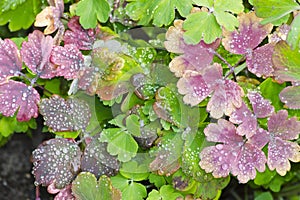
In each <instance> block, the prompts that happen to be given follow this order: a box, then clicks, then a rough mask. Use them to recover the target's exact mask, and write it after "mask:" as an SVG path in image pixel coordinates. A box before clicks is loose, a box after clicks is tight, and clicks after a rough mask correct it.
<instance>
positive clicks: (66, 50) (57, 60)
mask: <svg viewBox="0 0 300 200" xmlns="http://www.w3.org/2000/svg"><path fill="white" fill-rule="evenodd" d="M51 62H52V63H54V64H56V65H58V66H57V69H56V73H57V76H63V77H65V78H66V79H75V78H77V76H78V71H79V70H80V69H81V68H82V67H83V63H84V59H83V55H82V54H81V52H80V51H79V50H78V49H77V47H76V46H75V45H72V44H67V45H65V46H64V47H62V46H55V47H54V48H53V50H52V54H51Z"/></svg>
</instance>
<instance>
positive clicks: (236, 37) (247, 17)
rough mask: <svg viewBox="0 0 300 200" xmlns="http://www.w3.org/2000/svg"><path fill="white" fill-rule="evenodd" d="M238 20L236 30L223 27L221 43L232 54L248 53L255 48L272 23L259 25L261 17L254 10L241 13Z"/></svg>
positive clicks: (270, 28) (269, 29)
mask: <svg viewBox="0 0 300 200" xmlns="http://www.w3.org/2000/svg"><path fill="white" fill-rule="evenodd" d="M238 20H239V22H240V25H239V29H238V31H233V32H229V31H227V30H225V29H223V30H224V32H223V35H224V36H225V37H224V38H223V40H222V43H223V45H224V47H225V49H226V50H228V51H230V52H231V53H234V54H248V53H251V52H252V50H253V49H254V48H256V47H257V46H258V45H259V44H260V43H261V42H262V41H263V39H264V38H265V37H266V36H267V35H268V34H269V33H270V32H271V30H272V28H273V25H272V24H267V25H261V24H260V21H261V20H262V19H261V18H258V17H256V15H255V13H254V12H249V13H242V14H240V15H239V16H238Z"/></svg>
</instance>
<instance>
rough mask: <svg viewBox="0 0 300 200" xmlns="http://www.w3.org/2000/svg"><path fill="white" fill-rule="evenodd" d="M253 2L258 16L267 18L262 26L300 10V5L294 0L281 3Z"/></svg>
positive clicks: (284, 0) (272, 1)
mask: <svg viewBox="0 0 300 200" xmlns="http://www.w3.org/2000/svg"><path fill="white" fill-rule="evenodd" d="M252 2H253V6H254V9H255V12H256V14H257V16H258V17H261V18H266V19H264V20H263V21H262V24H267V23H272V22H275V21H277V20H279V19H280V18H283V17H284V16H286V15H288V14H289V13H291V12H292V11H294V10H298V9H299V8H300V6H299V4H298V3H297V2H295V1H293V0H283V1H280V2H278V1H276V0H268V1H260V0H253V1H252ZM283 23H285V22H283ZM276 25H277V24H276Z"/></svg>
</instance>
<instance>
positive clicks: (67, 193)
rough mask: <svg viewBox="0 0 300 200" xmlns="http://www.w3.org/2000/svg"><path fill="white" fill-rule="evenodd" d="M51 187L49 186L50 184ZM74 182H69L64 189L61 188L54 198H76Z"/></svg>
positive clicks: (55, 199) (66, 199)
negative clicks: (73, 188)
mask: <svg viewBox="0 0 300 200" xmlns="http://www.w3.org/2000/svg"><path fill="white" fill-rule="evenodd" d="M48 187H49V186H48ZM71 187H72V184H69V185H68V186H67V187H65V188H64V189H62V190H60V191H59V193H58V194H57V195H55V197H54V200H75V197H74V196H73V193H72V190H71Z"/></svg>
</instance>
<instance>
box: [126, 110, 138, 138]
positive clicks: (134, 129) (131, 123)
mask: <svg viewBox="0 0 300 200" xmlns="http://www.w3.org/2000/svg"><path fill="white" fill-rule="evenodd" d="M126 128H127V130H128V131H129V133H131V135H134V136H141V130H140V118H139V116H137V115H135V114H132V115H129V116H128V117H127V118H126Z"/></svg>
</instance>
